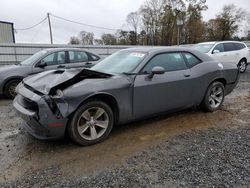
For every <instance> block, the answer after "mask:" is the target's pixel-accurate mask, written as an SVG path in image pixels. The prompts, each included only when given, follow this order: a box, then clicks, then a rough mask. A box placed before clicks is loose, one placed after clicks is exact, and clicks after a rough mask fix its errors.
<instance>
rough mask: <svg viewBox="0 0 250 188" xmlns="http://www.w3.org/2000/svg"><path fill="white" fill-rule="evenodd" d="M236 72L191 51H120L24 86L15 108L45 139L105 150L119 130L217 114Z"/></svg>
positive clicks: (46, 74) (27, 81)
mask: <svg viewBox="0 0 250 188" xmlns="http://www.w3.org/2000/svg"><path fill="white" fill-rule="evenodd" d="M238 75H239V70H238V68H237V66H235V65H233V64H229V63H226V64H225V65H222V64H221V63H219V62H217V61H214V60H212V58H210V57H209V56H208V55H206V54H204V53H200V52H198V51H196V50H192V49H186V48H135V49H126V50H122V51H119V52H117V53H115V54H113V55H111V56H109V57H107V58H106V59H104V60H102V61H101V62H100V63H98V64H97V65H95V66H94V67H92V68H91V69H83V70H81V69H68V70H67V69H65V70H57V71H47V72H43V73H40V74H37V75H34V76H31V77H28V78H25V79H24V80H23V82H22V83H21V84H19V85H18V88H17V92H18V95H17V96H16V98H15V100H14V102H13V105H14V107H15V108H16V110H17V112H18V113H19V114H20V116H21V117H23V119H24V120H25V122H26V123H25V127H26V129H27V130H28V131H29V132H30V134H32V135H33V136H35V137H37V138H39V139H55V138H60V137H63V136H64V135H65V132H66V131H68V133H69V136H70V137H71V138H72V139H73V140H74V141H75V142H77V143H79V144H82V145H88V144H95V143H98V142H100V141H102V140H104V139H105V138H107V136H108V135H109V134H110V131H111V130H112V127H113V126H114V125H116V124H122V123H127V122H130V121H133V120H138V119H143V118H147V117H150V116H155V115H158V114H161V113H166V112H173V111H178V110H182V109H185V108H189V107H192V106H197V105H201V107H202V108H203V109H204V110H206V111H215V110H217V109H219V108H220V106H221V105H222V103H223V100H224V96H225V95H227V94H229V93H230V92H231V91H232V90H233V89H234V87H235V86H236V84H237V81H238Z"/></svg>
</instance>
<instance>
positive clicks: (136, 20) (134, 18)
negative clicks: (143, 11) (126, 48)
mask: <svg viewBox="0 0 250 188" xmlns="http://www.w3.org/2000/svg"><path fill="white" fill-rule="evenodd" d="M127 23H128V25H130V26H132V28H133V30H132V31H130V33H132V34H133V37H134V38H133V39H132V41H133V42H132V41H131V45H136V44H137V32H138V28H139V25H140V15H139V13H138V12H131V13H129V14H128V16H127Z"/></svg>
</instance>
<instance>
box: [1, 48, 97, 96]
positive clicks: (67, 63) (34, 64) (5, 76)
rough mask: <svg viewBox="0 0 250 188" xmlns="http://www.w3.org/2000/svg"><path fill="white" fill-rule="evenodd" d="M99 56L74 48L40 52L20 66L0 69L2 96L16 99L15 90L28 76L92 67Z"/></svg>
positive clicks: (8, 66)
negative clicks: (49, 71)
mask: <svg viewBox="0 0 250 188" xmlns="http://www.w3.org/2000/svg"><path fill="white" fill-rule="evenodd" d="M99 59H100V57H99V56H97V55H95V54H93V53H90V52H88V51H86V50H81V49H72V48H54V49H46V50H42V51H39V52H37V53H35V54H34V55H32V56H31V57H29V58H28V59H26V60H24V61H23V62H21V63H20V64H16V65H7V66H2V67H0V94H5V95H6V96H7V97H8V98H11V99H12V98H14V97H15V95H16V93H15V88H16V86H17V84H18V83H19V82H21V81H22V79H23V78H25V77H26V76H28V75H32V74H36V73H39V72H43V71H47V70H52V69H58V68H76V67H91V66H93V65H94V64H96V62H98V60H99Z"/></svg>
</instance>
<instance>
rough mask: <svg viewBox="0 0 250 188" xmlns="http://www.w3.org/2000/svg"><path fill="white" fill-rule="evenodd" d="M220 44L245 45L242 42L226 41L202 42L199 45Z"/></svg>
mask: <svg viewBox="0 0 250 188" xmlns="http://www.w3.org/2000/svg"><path fill="white" fill-rule="evenodd" d="M219 43H241V44H245V43H244V42H241V41H233V40H232V41H231V40H225V41H211V42H201V43H198V44H219Z"/></svg>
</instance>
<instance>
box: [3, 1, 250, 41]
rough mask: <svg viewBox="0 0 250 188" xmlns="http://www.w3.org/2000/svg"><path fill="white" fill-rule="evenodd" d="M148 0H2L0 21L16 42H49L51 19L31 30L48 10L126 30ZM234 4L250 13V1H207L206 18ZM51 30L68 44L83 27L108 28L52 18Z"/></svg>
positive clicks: (97, 24)
mask: <svg viewBox="0 0 250 188" xmlns="http://www.w3.org/2000/svg"><path fill="white" fill-rule="evenodd" d="M144 1H145V0H1V6H0V21H7V22H13V23H14V28H15V29H17V32H16V33H15V38H16V42H17V43H43V44H47V43H49V42H50V38H49V28H48V22H47V21H44V22H43V23H42V24H40V25H38V26H37V27H35V28H33V29H29V30H18V29H22V28H27V27H30V26H32V25H34V24H36V23H38V22H39V21H41V20H42V19H43V18H45V16H46V14H47V13H48V12H49V13H51V14H53V15H56V16H59V17H63V18H66V19H70V20H74V21H76V22H81V23H86V24H91V25H96V26H101V27H106V28H112V29H127V28H128V26H127V25H126V16H127V15H128V14H129V13H130V12H133V11H136V10H138V9H139V7H140V6H141V5H142V4H143V2H144ZM232 3H233V4H235V5H237V6H238V7H240V8H243V9H246V10H247V11H249V12H250V0H207V5H208V10H207V11H206V12H204V13H203V17H204V19H205V20H209V19H211V18H213V17H214V16H215V15H216V14H218V13H219V12H220V11H221V9H222V7H223V6H224V5H225V4H232ZM51 24H52V33H53V38H54V43H55V44H62V43H68V42H69V38H70V37H71V36H77V35H78V33H79V32H80V31H82V30H84V31H88V32H93V33H94V34H95V36H96V37H100V36H101V34H102V33H105V32H106V33H107V32H111V33H112V31H109V30H103V29H94V28H90V27H87V26H82V25H77V24H73V23H69V22H66V21H63V20H60V19H58V18H55V17H51Z"/></svg>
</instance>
